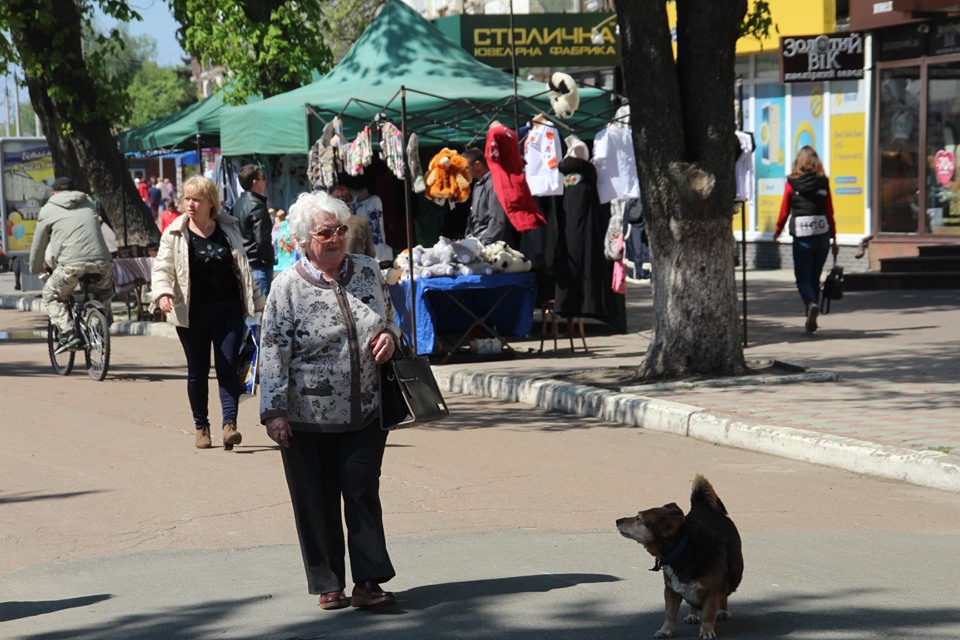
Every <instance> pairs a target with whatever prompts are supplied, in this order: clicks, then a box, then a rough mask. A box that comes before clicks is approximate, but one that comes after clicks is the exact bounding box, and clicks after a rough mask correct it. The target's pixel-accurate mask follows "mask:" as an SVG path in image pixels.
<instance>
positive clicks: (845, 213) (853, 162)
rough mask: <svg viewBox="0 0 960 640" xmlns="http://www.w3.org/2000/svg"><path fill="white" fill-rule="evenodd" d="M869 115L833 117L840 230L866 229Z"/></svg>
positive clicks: (832, 153)
mask: <svg viewBox="0 0 960 640" xmlns="http://www.w3.org/2000/svg"><path fill="white" fill-rule="evenodd" d="M865 120H866V116H865V115H864V114H863V113H841V114H837V115H834V116H832V117H831V118H830V190H831V192H832V195H833V216H834V220H835V222H836V223H837V233H851V234H856V235H860V234H863V233H864V218H865V216H864V210H865V207H866V184H865V179H864V165H865V157H866V142H867V141H866V138H865V137H864V133H863V132H864V129H865Z"/></svg>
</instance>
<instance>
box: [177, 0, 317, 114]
mask: <svg viewBox="0 0 960 640" xmlns="http://www.w3.org/2000/svg"><path fill="white" fill-rule="evenodd" d="M170 3H171V6H172V7H173V15H174V17H175V18H176V20H177V22H179V23H180V25H181V28H180V31H179V32H178V34H177V35H178V38H179V40H180V44H181V46H183V49H184V50H185V51H186V52H187V53H189V54H190V55H192V56H194V57H195V58H197V59H198V60H201V61H203V63H210V64H213V65H220V66H223V67H225V68H226V69H228V70H229V72H230V73H229V75H230V78H231V80H230V91H229V92H223V99H224V100H225V101H227V102H229V103H231V104H245V103H246V102H247V99H248V97H249V96H251V95H255V94H260V95H262V96H264V97H269V96H272V95H276V94H278V93H283V92H285V91H289V90H291V89H295V88H297V87H299V86H301V85H304V84H306V83H308V82H310V81H311V79H312V73H313V71H314V70H316V71H318V72H321V73H323V72H326V71H328V70H329V69H330V68H331V67H332V66H333V53H332V52H331V50H330V47H329V46H328V45H327V43H326V42H325V38H324V34H326V33H328V31H329V27H328V23H327V20H326V18H325V16H324V12H323V4H324V3H323V1H322V0H300V1H297V0H170Z"/></svg>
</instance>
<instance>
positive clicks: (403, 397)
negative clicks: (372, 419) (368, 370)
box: [379, 340, 450, 431]
mask: <svg viewBox="0 0 960 640" xmlns="http://www.w3.org/2000/svg"><path fill="white" fill-rule="evenodd" d="M379 368H380V428H381V429H384V430H386V431H392V430H394V429H401V428H403V427H410V426H413V425H416V424H424V423H427V422H436V421H437V420H443V419H444V418H446V417H447V416H449V415H450V410H449V409H448V408H447V403H446V402H445V401H444V399H443V394H442V393H440V387H439V386H438V385H437V379H436V378H435V377H434V375H433V370H432V369H431V368H430V361H429V360H428V359H427V358H426V356H416V355H409V354H408V353H407V349H406V348H405V343H404V341H403V340H401V342H400V344H399V345H398V346H397V349H396V351H395V352H394V354H393V359H391V360H390V361H389V362H387V363H386V364H382V365H380V367H379Z"/></svg>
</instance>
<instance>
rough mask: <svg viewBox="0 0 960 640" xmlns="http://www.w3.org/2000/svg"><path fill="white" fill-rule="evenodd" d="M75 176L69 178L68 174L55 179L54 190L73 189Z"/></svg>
mask: <svg viewBox="0 0 960 640" xmlns="http://www.w3.org/2000/svg"><path fill="white" fill-rule="evenodd" d="M73 189H74V186H73V178H68V177H66V176H60V177H59V178H57V179H56V180H54V181H53V190H54V191H73Z"/></svg>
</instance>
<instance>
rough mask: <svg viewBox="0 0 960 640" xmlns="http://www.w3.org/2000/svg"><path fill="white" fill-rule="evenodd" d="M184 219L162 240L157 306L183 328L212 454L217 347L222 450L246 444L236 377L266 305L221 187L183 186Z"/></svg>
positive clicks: (199, 440) (202, 444) (195, 406)
mask: <svg viewBox="0 0 960 640" xmlns="http://www.w3.org/2000/svg"><path fill="white" fill-rule="evenodd" d="M180 204H181V206H182V208H183V213H184V215H181V216H179V217H177V218H176V219H174V221H173V222H172V223H170V225H169V226H168V227H167V229H166V230H165V231H164V232H163V236H161V238H160V249H159V250H158V251H157V257H156V259H155V260H154V264H153V276H152V282H151V287H152V289H153V303H154V306H155V307H158V308H159V309H160V310H161V311H163V312H164V313H165V314H166V316H167V322H170V323H171V324H173V325H174V326H175V327H177V336H178V337H179V338H180V344H181V345H182V346H183V353H184V355H185V356H186V358H187V398H188V399H189V401H190V410H191V411H192V413H193V422H194V426H195V427H196V447H197V448H198V449H209V448H210V447H211V446H212V442H211V439H210V420H209V418H208V417H207V409H208V406H207V405H208V395H209V394H208V387H209V385H208V378H209V376H210V345H211V344H213V354H214V367H215V369H216V373H217V384H218V385H219V388H220V406H221V409H222V412H223V444H224V448H226V449H231V448H233V445H235V444H240V442H241V440H242V436H241V435H240V432H239V431H238V430H237V407H238V405H239V403H240V391H241V385H240V377H239V375H238V374H237V360H238V358H239V353H240V346H241V338H242V337H243V328H244V327H243V323H244V318H245V317H250V316H253V314H254V313H255V312H257V311H260V310H262V309H263V306H264V304H265V303H266V299H265V297H264V295H263V294H262V293H261V292H260V289H258V288H257V286H256V285H255V284H254V282H253V276H252V275H251V273H250V265H249V264H248V262H247V257H246V255H245V254H244V253H243V250H242V249H243V238H242V237H241V235H240V227H239V225H238V224H237V221H236V220H235V219H234V218H232V217H230V216H227V215H222V214H221V213H220V197H219V195H218V193H217V185H216V184H214V183H213V181H211V180H208V179H207V178H204V177H201V176H194V177H193V178H190V179H189V180H187V182H186V183H185V184H184V185H183V198H182V200H181V202H180Z"/></svg>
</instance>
